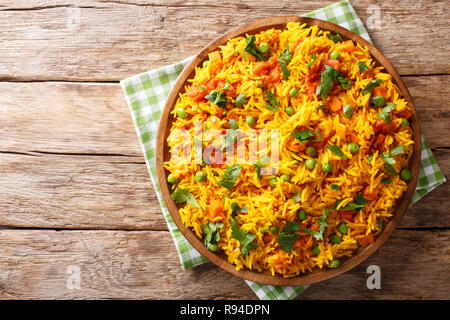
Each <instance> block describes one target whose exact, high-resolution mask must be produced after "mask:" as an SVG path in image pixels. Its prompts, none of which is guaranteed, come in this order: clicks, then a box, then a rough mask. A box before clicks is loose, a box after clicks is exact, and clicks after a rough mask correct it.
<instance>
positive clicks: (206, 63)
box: [202, 60, 209, 68]
mask: <svg viewBox="0 0 450 320" xmlns="http://www.w3.org/2000/svg"><path fill="white" fill-rule="evenodd" d="M208 64H209V61H208V60H205V61H203V63H202V67H203V68H206V67H207V66H208Z"/></svg>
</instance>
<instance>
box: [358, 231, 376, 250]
mask: <svg viewBox="0 0 450 320" xmlns="http://www.w3.org/2000/svg"><path fill="white" fill-rule="evenodd" d="M358 241H359V244H360V245H361V247H367V246H368V245H369V244H371V243H373V242H374V239H373V234H372V233H369V234H368V235H367V236H365V237H362V238H360V239H359V240H358Z"/></svg>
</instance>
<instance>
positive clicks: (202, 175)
mask: <svg viewBox="0 0 450 320" xmlns="http://www.w3.org/2000/svg"><path fill="white" fill-rule="evenodd" d="M205 179H206V173H204V172H203V171H199V172H197V173H196V174H195V180H197V181H198V182H202V181H205Z"/></svg>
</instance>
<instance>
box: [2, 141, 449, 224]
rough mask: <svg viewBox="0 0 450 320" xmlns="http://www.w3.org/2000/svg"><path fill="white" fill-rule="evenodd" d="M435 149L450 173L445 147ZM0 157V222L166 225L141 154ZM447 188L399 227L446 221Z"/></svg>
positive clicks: (434, 194) (419, 205)
mask: <svg viewBox="0 0 450 320" xmlns="http://www.w3.org/2000/svg"><path fill="white" fill-rule="evenodd" d="M435 155H436V158H437V160H438V162H439V163H440V164H441V168H442V170H443V172H444V174H445V175H447V177H448V176H450V151H449V150H439V151H437V152H435ZM0 162H1V163H2V166H1V169H0V202H1V203H2V214H1V215H0V226H2V225H3V226H9V227H15V228H17V227H26V228H56V229H131V230H133V229H139V230H142V229H146V230H148V229H150V230H167V226H166V223H165V221H164V218H163V215H162V212H161V208H160V206H159V203H158V200H157V198H156V194H155V192H154V189H153V186H152V183H151V181H150V177H149V175H148V172H147V169H146V167H145V164H144V162H143V159H141V158H134V157H123V156H120V157H119V156H87V155H86V156H62V155H50V154H44V155H39V154H36V155H35V156H30V155H17V154H5V153H0ZM449 191H450V185H449V184H448V183H446V184H444V185H443V186H440V187H439V188H437V189H436V190H434V191H433V192H431V193H430V194H428V195H426V196H425V197H424V198H423V199H422V200H421V201H419V202H418V203H417V204H415V205H414V206H413V207H412V208H410V209H409V210H408V212H407V213H406V215H405V217H404V218H403V219H402V222H401V224H400V226H399V227H400V228H448V227H450V210H449V209H450V208H449V202H448V201H446V199H447V198H448V194H449ZM443 199H445V200H444V201H443ZM430 204H432V205H430Z"/></svg>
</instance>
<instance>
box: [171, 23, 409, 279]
mask: <svg viewBox="0 0 450 320" xmlns="http://www.w3.org/2000/svg"><path fill="white" fill-rule="evenodd" d="M327 35H328V32H325V31H322V30H320V29H319V28H317V27H316V26H313V27H307V26H305V25H300V24H299V23H289V24H288V25H287V26H286V29H284V30H276V29H270V30H267V31H263V32H261V33H259V34H256V42H255V43H256V45H258V44H260V43H262V42H266V43H269V44H270V55H271V56H279V55H280V53H282V52H283V51H284V50H285V49H286V46H287V44H288V43H289V46H290V48H293V47H295V50H293V56H292V60H291V61H290V63H289V64H288V69H289V71H290V76H289V79H288V80H285V79H284V78H283V75H281V79H280V81H279V82H276V83H275V84H274V85H273V86H271V87H270V89H269V90H271V92H273V93H274V95H275V96H276V97H277V98H278V100H279V110H278V111H276V112H273V111H269V110H267V108H266V107H265V105H264V101H265V95H264V91H265V90H267V88H261V86H260V85H261V77H259V76H257V75H255V74H254V72H253V70H254V68H255V66H256V65H257V64H258V63H259V62H258V61H257V59H255V57H253V56H252V55H251V54H249V53H246V54H244V48H245V46H246V42H245V37H238V38H234V39H230V40H229V41H228V42H227V44H226V45H224V46H222V47H221V48H220V50H219V51H218V52H219V53H220V59H217V57H218V56H217V54H215V55H214V54H213V55H212V56H211V55H210V57H211V59H210V61H209V63H208V65H207V66H206V67H202V66H199V67H196V69H195V76H194V78H193V79H192V80H191V84H190V85H188V86H187V87H186V92H188V90H189V88H190V87H191V86H202V85H204V84H205V83H207V82H208V81H210V80H212V79H222V80H225V79H228V81H229V82H230V83H231V85H234V86H235V89H236V92H237V93H245V94H246V96H247V98H248V102H247V103H246V104H244V105H243V106H240V107H235V106H234V105H233V102H234V99H233V98H231V97H227V99H228V104H227V107H226V111H223V110H221V109H220V108H219V107H217V106H216V105H215V104H213V103H211V102H210V101H209V100H202V101H200V102H196V101H194V100H193V99H192V97H190V96H189V95H188V94H186V93H182V94H180V96H179V99H178V101H177V103H176V105H175V107H174V109H173V110H172V111H171V112H172V113H173V114H174V116H175V117H176V118H175V121H174V122H173V125H172V128H171V134H170V135H169V137H168V139H167V143H168V145H169V147H170V148H173V147H174V146H175V145H177V144H179V143H183V141H184V138H183V137H181V136H180V135H178V134H176V130H175V129H185V130H187V131H188V132H189V134H190V135H191V137H193V136H194V122H195V121H202V122H203V123H206V124H207V126H208V127H209V128H210V129H211V128H215V129H218V130H221V132H223V133H225V130H226V129H228V120H229V119H230V116H231V115H233V114H234V115H235V116H234V117H235V118H236V119H237V122H238V126H239V129H242V130H245V129H248V128H249V125H248V124H246V122H245V119H246V117H247V116H248V115H251V116H252V117H254V118H255V119H256V122H255V125H254V126H253V127H252V129H269V130H270V129H279V135H280V159H279V166H278V170H277V172H276V174H275V175H270V176H263V177H262V179H261V180H259V179H258V178H257V175H256V174H255V167H254V165H253V164H252V163H246V164H241V172H240V174H239V177H238V180H237V181H236V183H235V186H234V188H233V189H232V190H228V189H226V188H224V187H223V186H221V185H220V184H219V183H218V181H220V180H221V179H222V177H223V175H224V172H225V170H226V168H227V166H229V165H228V164H227V165H225V166H213V165H206V166H201V165H199V164H194V163H193V162H192V161H191V162H189V163H180V162H179V161H175V160H174V159H171V160H169V161H167V162H166V163H165V164H164V165H165V168H166V169H167V170H168V171H169V172H170V173H171V174H172V176H174V177H175V178H177V179H178V180H179V182H178V183H177V184H174V185H173V187H172V188H173V189H174V190H175V188H184V189H188V190H189V191H190V192H191V193H192V194H193V195H194V197H195V198H196V201H197V203H198V205H199V208H193V207H192V206H191V205H190V204H187V203H186V204H185V205H182V206H181V208H180V209H179V212H180V215H181V219H182V221H183V223H184V224H185V225H186V226H187V227H189V228H191V229H192V230H193V231H194V232H195V233H196V234H197V235H198V237H200V238H202V237H204V234H203V231H202V228H201V225H202V224H208V223H209V222H213V223H215V222H217V221H223V223H224V227H223V228H222V229H221V231H220V241H219V243H218V247H219V250H221V251H223V252H224V253H225V254H226V256H227V257H228V261H229V262H230V263H231V264H234V265H235V266H236V269H237V270H239V269H242V268H247V269H251V270H257V271H264V270H270V272H271V273H272V274H273V275H275V274H276V273H278V274H281V275H283V276H285V277H291V276H296V275H299V274H301V273H305V272H308V271H311V270H312V269H313V268H316V267H318V268H323V267H329V265H330V262H331V261H332V260H333V259H341V258H343V257H346V256H351V255H352V254H354V252H355V250H356V249H358V247H359V246H360V245H359V242H358V241H359V240H360V239H361V238H364V237H366V236H367V235H369V234H373V235H374V236H375V238H376V236H377V235H378V234H379V233H380V231H381V229H382V223H386V222H387V221H388V220H389V219H390V218H391V217H392V213H393V206H394V205H395V202H396V200H397V199H398V198H400V197H401V195H402V193H403V192H404V191H405V190H406V188H407V184H406V183H405V182H404V181H403V180H402V179H401V178H400V177H399V175H396V176H395V177H392V176H390V175H388V174H387V172H386V170H385V161H384V160H383V159H382V158H381V157H380V153H381V152H380V151H378V150H375V151H374V149H373V147H372V146H371V143H373V139H372V138H373V137H375V138H376V134H375V132H374V128H373V125H374V123H375V122H376V121H377V115H378V113H379V112H380V109H381V108H375V107H373V106H371V105H370V96H371V95H370V94H367V95H363V94H362V93H361V89H363V88H364V87H365V86H366V85H367V84H368V83H369V82H370V80H373V79H381V80H383V83H382V85H383V86H384V87H385V89H386V90H387V96H388V99H387V102H392V103H395V104H396V108H395V110H394V111H393V112H392V113H391V114H392V117H391V122H392V124H393V126H394V130H393V132H392V133H391V134H387V135H386V138H385V139H384V142H383V146H382V148H383V149H384V150H385V153H388V151H389V150H391V149H392V148H393V147H395V146H398V145H402V146H404V147H406V149H405V150H404V152H403V153H402V154H400V155H396V156H394V159H395V160H396V161H395V164H394V165H393V167H394V168H395V169H396V171H397V172H399V171H400V170H401V169H402V168H405V167H407V165H408V160H409V157H410V156H411V153H412V145H413V143H414V142H413V140H412V130H411V127H410V126H409V124H408V125H401V123H402V121H403V119H402V118H401V117H400V116H397V115H396V114H398V113H401V112H402V111H404V110H405V109H409V107H408V106H407V103H406V101H405V100H404V99H403V98H402V97H401V94H400V91H399V89H398V88H397V87H396V86H395V84H393V82H392V79H391V76H390V75H389V74H388V73H385V72H383V68H382V67H380V66H377V65H376V62H375V61H374V60H373V58H372V57H371V56H370V53H369V51H368V49H367V48H365V47H361V46H360V45H357V47H356V48H355V50H353V51H350V52H345V51H342V50H341V49H342V48H343V46H344V43H343V42H337V43H334V42H333V41H331V40H330V39H329V38H328V37H327ZM299 39H300V41H299ZM296 43H297V46H296ZM317 48H326V50H325V51H324V52H322V53H319V54H317V55H318V58H317V62H316V63H321V62H322V61H324V60H326V59H328V57H329V54H330V53H331V52H332V51H334V50H337V51H339V52H340V56H341V57H340V66H341V71H342V72H343V73H344V74H346V75H347V78H348V79H350V80H351V81H352V82H353V84H352V86H351V88H350V89H349V90H346V91H345V90H343V91H341V92H340V93H339V98H340V100H341V102H342V103H343V104H349V105H351V106H352V107H354V113H353V116H352V118H351V119H347V118H345V117H344V116H343V114H342V112H330V111H329V110H327V108H326V104H327V102H323V101H321V99H320V97H317V96H316V95H313V98H311V95H310V94H308V92H307V90H306V88H305V77H306V75H307V74H308V67H307V65H308V64H309V63H310V62H311V54H312V53H314V52H316V51H317ZM358 61H361V62H363V63H364V64H366V65H367V66H368V67H369V72H368V73H366V75H363V74H362V73H360V71H359V69H358V66H357V62H358ZM367 74H369V75H370V76H367ZM338 85H339V84H334V86H338ZM292 88H297V89H298V92H299V93H298V95H297V96H295V97H291V96H290V95H289V91H290V90H291V89H292ZM324 105H325V108H324ZM193 106H195V108H194V109H193ZM288 106H293V108H294V110H295V114H293V115H292V116H289V115H288V114H287V113H286V112H285V111H284V110H285V109H286V108H287V107H288ZM358 107H361V108H358ZM179 108H183V109H184V110H186V112H187V113H188V115H189V116H188V117H187V118H184V119H182V118H181V117H177V110H178V109H179ZM298 127H303V128H307V129H310V130H312V131H314V132H316V130H317V128H319V127H320V128H324V131H325V132H324V136H325V135H327V134H328V133H330V132H333V131H334V132H342V130H344V131H345V130H346V132H347V133H348V132H351V133H353V134H354V135H356V136H357V137H358V139H359V143H358V144H359V146H360V149H359V152H358V153H355V154H352V153H351V152H350V151H349V148H348V146H347V145H348V143H349V142H350V140H349V138H348V136H346V135H339V134H334V135H333V136H332V137H331V138H330V140H329V141H328V145H333V144H336V145H338V146H339V147H340V148H341V149H342V151H343V152H344V154H345V155H346V157H347V160H346V161H344V160H342V159H341V158H340V157H338V156H337V155H336V154H334V153H332V152H331V151H330V150H328V149H327V148H323V149H321V150H316V154H315V155H314V158H315V159H316V161H317V165H316V166H315V168H314V169H313V170H309V169H307V168H306V167H305V161H306V160H308V159H311V158H312V157H311V156H309V155H307V154H306V153H305V152H299V153H297V154H296V153H294V152H291V151H290V150H289V149H288V148H287V145H288V143H289V141H290V137H291V134H292V132H293V131H294V130H295V129H296V128H298ZM371 139H372V140H371ZM187 141H188V140H186V142H185V143H188V142H187ZM208 143H209V142H205V144H204V146H206V145H207V144H208ZM211 143H214V142H211ZM215 143H217V141H216V142H215ZM269 152H270V150H269ZM369 156H372V159H371V161H369V160H368V157H369ZM328 162H330V163H331V164H332V165H333V170H332V171H330V172H324V171H323V170H322V168H321V164H323V163H328ZM198 171H203V172H204V173H206V174H207V178H206V180H205V181H203V182H198V181H197V180H196V179H195V173H196V172H198ZM282 174H289V175H290V177H291V180H290V182H285V181H283V179H281V178H280V176H281V175H282ZM273 177H277V184H276V186H275V187H272V186H269V185H268V182H267V181H268V180H269V179H271V178H273ZM386 177H389V178H390V179H391V180H392V182H393V183H392V184H382V183H381V180H382V179H383V178H386ZM331 184H335V185H338V186H339V189H338V190H337V191H334V190H332V189H331V187H330V186H331ZM366 187H367V188H368V189H369V190H370V191H373V190H378V192H377V197H376V199H374V200H369V201H368V203H367V205H365V206H364V208H363V209H362V210H361V211H355V212H353V215H352V218H350V219H348V218H346V219H344V218H342V217H341V212H340V211H339V210H332V211H330V213H329V214H328V217H327V219H326V222H327V224H328V227H327V228H326V229H325V231H324V234H323V241H317V240H316V239H315V238H314V237H313V236H311V235H308V234H305V233H303V232H302V231H301V230H299V231H296V234H298V237H299V239H301V241H298V242H296V244H295V245H294V247H293V249H292V252H290V253H287V252H285V251H283V250H281V249H280V246H279V244H278V243H277V234H276V233H274V234H272V233H270V232H266V235H269V236H266V237H265V234H264V232H263V231H265V230H264V228H271V227H273V226H276V227H277V228H278V232H280V231H281V230H283V228H284V227H285V225H286V222H287V221H293V222H296V223H298V224H299V225H300V226H308V227H310V226H311V225H312V224H314V223H315V222H317V221H318V220H319V218H320V216H321V215H322V214H323V213H324V211H325V209H326V208H328V209H333V208H335V203H336V201H337V200H342V202H341V203H340V204H339V206H338V209H339V208H344V207H345V206H346V205H347V204H348V203H350V202H353V201H354V199H355V196H356V194H357V193H358V192H359V193H360V192H363V190H364V188H366ZM297 192H299V193H300V194H301V201H300V202H296V201H294V200H292V199H291V198H292V196H293V195H294V194H296V193H297ZM214 200H216V201H217V200H219V201H221V202H222V203H223V206H224V212H223V214H222V215H221V216H216V217H213V218H211V217H210V216H209V215H208V214H207V210H208V206H209V205H210V204H211V203H212V201H214ZM233 202H237V203H238V204H239V206H240V207H241V208H243V207H246V208H248V211H247V212H243V213H239V214H238V215H237V217H236V218H237V221H238V223H239V227H240V228H241V229H242V230H247V231H248V232H249V233H252V234H255V235H256V239H255V240H254V243H256V244H257V245H258V247H257V248H256V249H253V250H250V252H249V253H248V255H246V256H243V255H242V254H241V250H240V242H239V241H238V240H236V239H234V238H233V237H232V234H231V233H232V232H231V228H230V220H231V219H232V217H231V214H232V210H231V208H230V205H231V203H233ZM299 210H304V211H306V213H307V218H306V219H305V220H303V221H299V220H298V219H297V213H298V212H299ZM342 222H344V223H346V224H347V226H348V232H347V233H346V234H342V233H340V232H339V231H338V230H337V226H338V225H339V224H340V223H342ZM334 234H337V235H339V236H340V238H341V239H342V241H341V242H340V243H332V242H331V241H330V236H332V235H334ZM316 244H317V245H318V246H319V248H320V253H319V254H314V253H313V251H312V249H313V247H314V246H315V245H316Z"/></svg>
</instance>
